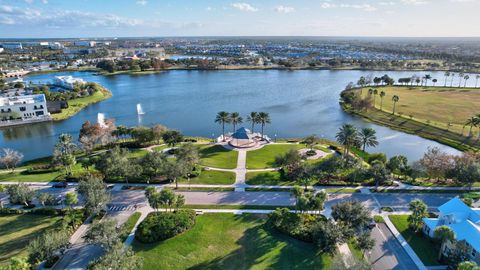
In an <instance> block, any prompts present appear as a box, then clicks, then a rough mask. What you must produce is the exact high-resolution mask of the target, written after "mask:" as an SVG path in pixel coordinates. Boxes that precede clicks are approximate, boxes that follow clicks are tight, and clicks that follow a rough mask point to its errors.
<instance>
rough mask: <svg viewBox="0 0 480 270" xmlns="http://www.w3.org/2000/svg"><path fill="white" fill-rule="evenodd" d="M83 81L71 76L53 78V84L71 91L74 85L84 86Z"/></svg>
mask: <svg viewBox="0 0 480 270" xmlns="http://www.w3.org/2000/svg"><path fill="white" fill-rule="evenodd" d="M84 83H85V81H84V80H83V79H80V78H74V77H72V76H55V78H54V79H53V84H55V85H57V86H60V87H63V88H66V89H69V90H72V89H73V87H74V86H75V84H84Z"/></svg>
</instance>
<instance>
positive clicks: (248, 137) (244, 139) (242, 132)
mask: <svg viewBox="0 0 480 270" xmlns="http://www.w3.org/2000/svg"><path fill="white" fill-rule="evenodd" d="M257 141H258V138H257V137H256V135H255V134H254V133H252V132H251V131H250V130H249V129H246V128H244V127H241V128H239V129H237V131H235V133H233V134H232V136H231V139H230V141H229V142H228V143H229V144H230V145H231V146H233V147H237V148H249V147H253V146H255V145H256V144H257Z"/></svg>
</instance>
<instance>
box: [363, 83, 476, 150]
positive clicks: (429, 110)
mask: <svg viewBox="0 0 480 270" xmlns="http://www.w3.org/2000/svg"><path fill="white" fill-rule="evenodd" d="M378 91H379V92H380V91H385V94H386V95H385V97H384V98H383V107H382V111H380V105H381V104H380V103H381V99H380V97H379V95H377V96H376V97H375V107H376V109H377V110H369V111H368V112H358V113H359V114H360V115H362V116H364V117H366V118H368V119H370V120H371V121H373V122H376V123H380V124H383V125H386V126H391V127H394V128H396V129H400V130H402V131H405V132H408V133H415V134H418V135H420V136H422V137H426V138H430V139H433V140H437V141H439V142H441V143H444V144H448V145H451V146H453V147H456V148H458V149H460V150H467V149H468V146H465V145H470V146H474V147H479V145H480V144H479V142H478V140H476V138H477V135H478V128H473V137H472V138H470V139H469V138H467V135H468V131H469V127H465V128H464V127H463V125H464V123H465V121H466V120H467V119H468V118H470V117H472V116H474V115H475V114H477V113H478V110H477V109H476V108H478V107H479V106H480V89H479V88H463V87H462V88H457V87H453V88H451V87H431V86H429V87H408V86H386V87H378ZM362 92H363V96H364V97H366V96H368V95H369V94H368V88H364V89H363V90H362ZM394 95H397V96H398V97H399V98H400V100H399V101H398V102H397V104H396V112H395V116H393V115H392V111H393V102H392V97H393V96H394ZM372 99H373V97H372ZM449 124H450V125H449ZM462 132H463V135H464V136H462ZM462 145H463V146H462Z"/></svg>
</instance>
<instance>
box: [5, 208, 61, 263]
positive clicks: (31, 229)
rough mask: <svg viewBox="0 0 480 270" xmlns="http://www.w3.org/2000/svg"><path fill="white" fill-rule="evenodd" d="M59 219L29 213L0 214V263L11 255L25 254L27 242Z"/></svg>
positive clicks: (52, 225)
mask: <svg viewBox="0 0 480 270" xmlns="http://www.w3.org/2000/svg"><path fill="white" fill-rule="evenodd" d="M59 220H60V217H51V216H42V215H29V214H23V215H8V216H0V265H2V264H4V263H6V262H7V261H8V260H9V259H10V258H11V257H14V256H26V255H27V254H26V246H27V244H28V242H29V241H30V240H32V239H33V238H35V237H36V236H38V235H39V234H40V233H41V232H43V231H44V230H45V229H47V228H52V227H54V224H55V223H56V222H57V221H59Z"/></svg>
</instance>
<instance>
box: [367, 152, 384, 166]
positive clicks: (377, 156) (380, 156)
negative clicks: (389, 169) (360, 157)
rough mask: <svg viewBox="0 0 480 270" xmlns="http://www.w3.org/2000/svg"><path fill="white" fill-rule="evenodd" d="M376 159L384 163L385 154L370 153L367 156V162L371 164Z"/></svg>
mask: <svg viewBox="0 0 480 270" xmlns="http://www.w3.org/2000/svg"><path fill="white" fill-rule="evenodd" d="M376 160H378V161H380V162H382V163H383V164H385V163H387V156H386V155H385V154H384V153H374V154H370V156H369V157H368V163H369V164H372V163H373V162H374V161H376Z"/></svg>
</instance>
